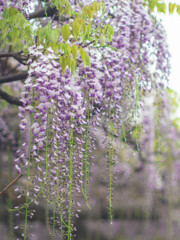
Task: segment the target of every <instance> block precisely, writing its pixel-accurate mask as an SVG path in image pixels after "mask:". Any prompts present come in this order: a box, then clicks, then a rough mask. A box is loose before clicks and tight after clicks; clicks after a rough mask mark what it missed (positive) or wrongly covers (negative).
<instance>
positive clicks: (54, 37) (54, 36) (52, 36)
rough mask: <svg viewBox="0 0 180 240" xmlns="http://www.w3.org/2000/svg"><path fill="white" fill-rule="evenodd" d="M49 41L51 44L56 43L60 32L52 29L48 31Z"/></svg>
mask: <svg viewBox="0 0 180 240" xmlns="http://www.w3.org/2000/svg"><path fill="white" fill-rule="evenodd" d="M49 34H50V41H51V42H52V43H56V42H57V41H58V38H59V34H60V30H59V29H53V30H51V31H50V33H49Z"/></svg>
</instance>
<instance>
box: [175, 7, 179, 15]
mask: <svg viewBox="0 0 180 240" xmlns="http://www.w3.org/2000/svg"><path fill="white" fill-rule="evenodd" d="M176 11H177V14H179V15H180V5H177V8H176Z"/></svg>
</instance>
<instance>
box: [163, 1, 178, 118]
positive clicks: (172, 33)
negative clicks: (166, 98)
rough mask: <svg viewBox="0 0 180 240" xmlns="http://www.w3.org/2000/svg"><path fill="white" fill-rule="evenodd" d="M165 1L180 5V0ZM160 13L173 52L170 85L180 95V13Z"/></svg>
mask: <svg viewBox="0 0 180 240" xmlns="http://www.w3.org/2000/svg"><path fill="white" fill-rule="evenodd" d="M165 2H166V3H169V2H172V3H177V4H179V5H180V0H174V1H173V0H166V1H165ZM175 11H176V10H175ZM160 15H161V16H160V18H161V19H162V22H163V25H164V27H165V29H166V32H167V41H168V44H169V50H170V53H171V75H170V81H169V87H170V88H171V89H173V90H174V91H176V92H177V93H178V94H179V95H180V15H178V14H177V13H176V12H174V13H173V14H172V15H170V14H169V13H166V14H165V15H164V14H160ZM179 105H180V102H179ZM178 117H180V106H179V110H178Z"/></svg>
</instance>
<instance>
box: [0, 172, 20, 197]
mask: <svg viewBox="0 0 180 240" xmlns="http://www.w3.org/2000/svg"><path fill="white" fill-rule="evenodd" d="M21 177H22V174H19V175H17V177H16V178H15V179H13V180H12V182H11V183H9V184H8V185H7V186H6V187H5V188H4V189H3V190H2V191H1V192H0V195H1V194H3V192H5V191H6V190H8V189H9V188H10V187H11V186H12V185H14V184H15V183H16V182H17V181H18V180H19V179H20V178H21Z"/></svg>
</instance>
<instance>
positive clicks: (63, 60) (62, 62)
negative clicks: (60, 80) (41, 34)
mask: <svg viewBox="0 0 180 240" xmlns="http://www.w3.org/2000/svg"><path fill="white" fill-rule="evenodd" d="M60 65H61V68H62V71H63V72H64V71H65V70H66V66H67V62H66V57H64V56H62V57H60Z"/></svg>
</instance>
